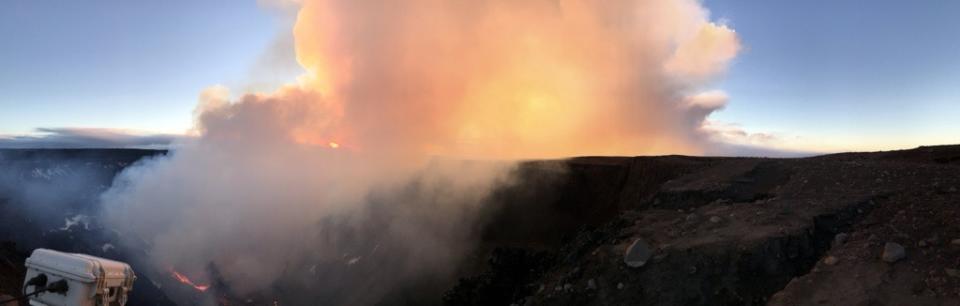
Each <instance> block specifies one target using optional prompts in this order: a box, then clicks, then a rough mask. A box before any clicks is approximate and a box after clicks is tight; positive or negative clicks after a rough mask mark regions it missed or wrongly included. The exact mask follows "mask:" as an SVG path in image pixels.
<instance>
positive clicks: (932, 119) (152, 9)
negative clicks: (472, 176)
mask: <svg viewBox="0 0 960 306" xmlns="http://www.w3.org/2000/svg"><path fill="white" fill-rule="evenodd" d="M704 5H705V6H706V7H707V8H708V9H709V10H710V11H711V12H712V18H713V19H721V20H724V22H726V23H727V24H729V25H730V26H732V27H733V28H734V29H735V30H736V31H737V33H738V35H739V36H740V38H741V40H742V43H743V45H744V50H743V51H742V52H741V54H740V55H739V56H738V57H737V59H736V60H735V61H734V63H733V65H732V66H731V68H730V70H729V72H728V73H727V75H726V76H725V77H724V78H722V79H721V80H720V81H718V82H717V83H716V84H714V87H716V88H718V89H722V90H725V91H726V92H727V93H728V94H729V96H730V103H729V105H728V106H727V108H726V109H725V110H723V111H721V112H719V113H716V114H714V115H713V116H712V119H713V120H716V121H721V122H726V123H735V124H738V125H740V126H741V127H742V128H744V129H746V130H747V131H750V132H758V133H773V134H775V135H777V136H779V137H780V138H781V139H784V140H785V141H786V142H788V143H789V146H792V147H795V148H806V149H819V150H849V149H856V150H863V149H867V150H871V149H888V148H906V147H912V146H916V145H921V144H937V143H957V142H960V119H957V118H960V56H958V54H960V16H958V15H960V1H946V0H943V1H926V2H923V5H918V4H917V3H915V2H910V1H867V0H864V1H828V0H822V1H788V0H764V1H733V0H726V1H721V0H706V1H705V2H704ZM281 15H282V14H280V13H279V12H276V11H275V10H271V9H265V8H263V7H260V6H258V5H257V3H256V1H227V0H213V1H210V0H207V1H185V0H173V1H124V0H98V1H57V0H10V1H4V2H2V3H0V44H2V48H0V110H2V111H0V135H3V134H7V135H12V134H24V133H31V132H33V131H34V129H36V128H41V127H47V128H60V127H70V128H76V127H91V128H124V129H137V130H145V131H152V132H159V133H179V132H182V131H183V130H185V129H187V128H189V127H190V125H191V111H192V109H193V107H194V105H195V104H196V98H197V95H198V93H199V92H200V91H201V90H203V89H204V88H206V87H208V86H211V85H214V84H224V85H227V86H228V87H231V88H233V89H234V90H235V91H243V90H244V89H250V88H254V89H256V88H258V86H259V87H263V86H264V84H260V83H258V82H265V83H267V85H270V84H273V83H279V82H283V81H289V80H291V79H293V77H294V76H295V75H296V74H297V71H296V69H295V68H290V66H292V65H293V64H292V53H290V54H287V56H290V57H289V58H285V57H284V56H277V54H281V55H282V54H283V53H284V51H288V50H286V49H283V46H284V45H283V40H282V39H279V40H280V42H278V37H280V38H283V37H284V35H286V34H288V33H289V27H290V22H289V20H287V19H286V18H283V17H282V16H281ZM287 53H289V52H287ZM275 57H280V58H279V59H276V58H275ZM278 67H279V68H278ZM265 75H266V76H265Z"/></svg>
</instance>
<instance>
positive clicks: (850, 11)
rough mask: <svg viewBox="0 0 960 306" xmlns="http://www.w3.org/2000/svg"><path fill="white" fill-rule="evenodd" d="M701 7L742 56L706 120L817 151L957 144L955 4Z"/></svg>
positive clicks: (959, 101) (959, 76)
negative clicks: (727, 29)
mask: <svg viewBox="0 0 960 306" xmlns="http://www.w3.org/2000/svg"><path fill="white" fill-rule="evenodd" d="M920 3H921V2H913V1H876V0H869V1H867V0H864V1H788V0H764V1H720V0H707V1H706V2H705V5H706V6H707V7H708V8H709V9H710V10H711V13H712V17H713V18H715V19H716V18H719V19H723V20H726V21H727V22H728V24H730V25H731V26H732V27H733V28H734V29H736V31H737V34H738V35H739V36H740V38H741V39H742V41H743V44H744V46H745V50H744V51H743V52H742V53H741V54H740V55H739V56H738V57H737V59H736V60H735V61H734V64H733V66H732V67H731V69H730V71H729V72H728V74H727V76H726V77H725V78H724V79H723V80H722V81H721V82H720V84H718V87H720V88H723V89H724V90H726V91H727V92H728V93H729V94H730V97H731V101H730V104H729V106H728V107H727V109H725V110H724V111H722V112H719V113H717V114H715V115H714V119H716V120H721V121H725V122H734V123H739V124H741V125H742V126H743V127H744V128H746V129H748V130H751V131H756V132H776V133H778V134H780V135H781V136H783V137H787V138H791V137H797V136H799V137H801V139H800V140H798V141H799V142H802V143H804V144H806V143H816V144H817V145H819V146H824V147H826V148H827V149H848V148H849V149H874V148H878V149H879V148H898V147H899V148H902V147H911V146H916V145H921V144H934V143H960V56H958V55H960V15H958V14H960V2H958V1H924V2H922V3H923V5H920Z"/></svg>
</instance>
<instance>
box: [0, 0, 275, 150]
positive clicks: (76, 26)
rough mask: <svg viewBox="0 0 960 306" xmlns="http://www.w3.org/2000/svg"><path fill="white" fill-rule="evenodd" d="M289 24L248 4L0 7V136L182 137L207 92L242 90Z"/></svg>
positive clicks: (50, 0) (33, 3)
mask: <svg viewBox="0 0 960 306" xmlns="http://www.w3.org/2000/svg"><path fill="white" fill-rule="evenodd" d="M285 32H289V25H288V24H285V23H284V22H283V20H282V18H279V16H277V14H275V13H271V11H270V10H266V9H264V8H261V7H258V6H257V3H256V2H255V1H226V0H223V1H184V0H172V1H168V0H164V1H126V0H106V1H105V0H97V1H59V0H29V1H27V0H12V1H3V2H2V3H0V44H2V46H3V47H2V48H0V109H2V112H0V134H19V133H27V132H31V131H32V130H33V129H34V128H38V127H98V128H132V129H140V130H149V131H156V132H166V133H173V132H182V130H184V129H186V128H188V127H189V126H190V124H191V120H192V119H191V111H192V110H193V107H194V106H195V105H196V101H197V96H198V94H199V92H200V91H201V90H203V89H204V88H206V87H207V86H211V85H215V84H225V85H228V86H231V87H242V86H247V85H248V84H246V83H247V82H249V81H250V80H251V79H252V78H251V74H252V73H253V72H255V69H256V67H255V65H256V64H257V63H258V62H262V61H263V60H264V59H263V58H264V57H265V56H268V54H269V50H270V48H271V47H272V46H273V45H274V43H275V41H276V40H277V37H282V35H281V34H283V33H285Z"/></svg>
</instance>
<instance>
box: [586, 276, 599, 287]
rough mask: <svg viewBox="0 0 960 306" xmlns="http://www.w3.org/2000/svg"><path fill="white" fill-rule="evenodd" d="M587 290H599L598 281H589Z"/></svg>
mask: <svg viewBox="0 0 960 306" xmlns="http://www.w3.org/2000/svg"><path fill="white" fill-rule="evenodd" d="M587 289H590V290H594V289H597V281H595V280H593V279H592V278H591V279H589V280H587Z"/></svg>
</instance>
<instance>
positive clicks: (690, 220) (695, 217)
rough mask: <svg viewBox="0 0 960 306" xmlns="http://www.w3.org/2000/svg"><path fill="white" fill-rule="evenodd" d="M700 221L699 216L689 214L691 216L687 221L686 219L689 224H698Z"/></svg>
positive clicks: (688, 216)
mask: <svg viewBox="0 0 960 306" xmlns="http://www.w3.org/2000/svg"><path fill="white" fill-rule="evenodd" d="M699 219H700V217H699V216H697V214H689V215H687V219H686V220H687V222H688V223H696V222H697V220H699Z"/></svg>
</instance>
